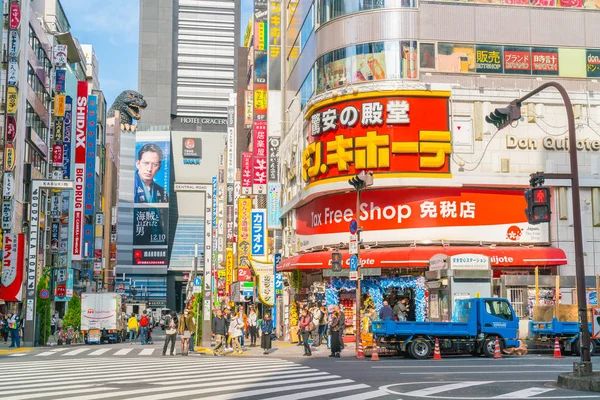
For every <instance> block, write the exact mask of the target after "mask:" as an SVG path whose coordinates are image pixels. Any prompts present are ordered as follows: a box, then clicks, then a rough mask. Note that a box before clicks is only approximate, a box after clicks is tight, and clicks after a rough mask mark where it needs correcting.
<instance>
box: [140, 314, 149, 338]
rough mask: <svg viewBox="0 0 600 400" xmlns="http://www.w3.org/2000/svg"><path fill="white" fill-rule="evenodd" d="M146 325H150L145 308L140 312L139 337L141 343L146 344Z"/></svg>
mask: <svg viewBox="0 0 600 400" xmlns="http://www.w3.org/2000/svg"><path fill="white" fill-rule="evenodd" d="M148 325H150V319H149V318H148V315H147V312H146V310H144V311H143V312H142V317H141V318H140V337H141V342H142V345H144V344H148Z"/></svg>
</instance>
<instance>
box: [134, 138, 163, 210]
mask: <svg viewBox="0 0 600 400" xmlns="http://www.w3.org/2000/svg"><path fill="white" fill-rule="evenodd" d="M135 154H136V158H135V172H134V202H135V203H136V204H139V203H145V204H155V203H168V202H169V179H170V177H169V175H170V174H169V169H170V168H169V166H170V160H171V143H170V142H163V141H161V142H159V141H157V142H147V141H140V142H137V143H136V146H135Z"/></svg>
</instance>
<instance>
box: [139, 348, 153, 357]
mask: <svg viewBox="0 0 600 400" xmlns="http://www.w3.org/2000/svg"><path fill="white" fill-rule="evenodd" d="M152 353H154V349H144V350H142V351H140V356H151V355H152Z"/></svg>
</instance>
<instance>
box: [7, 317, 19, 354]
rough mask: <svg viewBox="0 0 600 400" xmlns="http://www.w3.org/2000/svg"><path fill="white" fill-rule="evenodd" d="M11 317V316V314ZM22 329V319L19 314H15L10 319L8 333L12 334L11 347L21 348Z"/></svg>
mask: <svg viewBox="0 0 600 400" xmlns="http://www.w3.org/2000/svg"><path fill="white" fill-rule="evenodd" d="M9 315H10V314H9ZM20 328H21V317H20V316H19V314H17V313H13V314H12V315H10V317H9V318H8V332H9V333H10V346H9V347H15V346H16V347H21V338H20V337H19V329H20Z"/></svg>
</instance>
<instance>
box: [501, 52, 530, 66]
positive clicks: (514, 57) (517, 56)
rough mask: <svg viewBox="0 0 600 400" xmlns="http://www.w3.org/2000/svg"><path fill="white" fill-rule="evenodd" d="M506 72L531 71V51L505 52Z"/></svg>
mask: <svg viewBox="0 0 600 400" xmlns="http://www.w3.org/2000/svg"><path fill="white" fill-rule="evenodd" d="M504 70H505V71H518V72H522V71H531V51H530V50H506V49H505V50H504Z"/></svg>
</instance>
